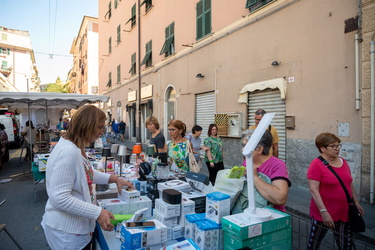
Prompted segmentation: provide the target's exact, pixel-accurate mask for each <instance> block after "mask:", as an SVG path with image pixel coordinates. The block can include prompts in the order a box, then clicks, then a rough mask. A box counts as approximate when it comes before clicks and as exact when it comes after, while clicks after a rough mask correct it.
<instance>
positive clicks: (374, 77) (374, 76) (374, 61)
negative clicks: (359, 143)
mask: <svg viewBox="0 0 375 250" xmlns="http://www.w3.org/2000/svg"><path fill="white" fill-rule="evenodd" d="M374 38H375V32H374V34H373V35H372V38H371V42H370V61H371V66H370V74H371V76H370V77H371V80H370V86H371V103H370V105H371V115H370V119H371V126H370V128H371V133H370V134H371V139H370V140H371V142H370V204H374V160H375V155H374V147H375V142H374V139H375V131H374V128H375V117H374V116H375V103H374V101H375V86H374V85H375V69H374V67H375V58H374V57H375V55H374V54H375V49H374V47H375V46H374V45H375V41H374Z"/></svg>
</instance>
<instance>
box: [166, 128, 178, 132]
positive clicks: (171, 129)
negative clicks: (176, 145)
mask: <svg viewBox="0 0 375 250" xmlns="http://www.w3.org/2000/svg"><path fill="white" fill-rule="evenodd" d="M176 130H177V129H175V128H169V129H168V132H174V131H176Z"/></svg>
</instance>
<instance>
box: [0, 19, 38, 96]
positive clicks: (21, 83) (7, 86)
mask: <svg viewBox="0 0 375 250" xmlns="http://www.w3.org/2000/svg"><path fill="white" fill-rule="evenodd" d="M0 61H1V68H0V73H1V75H2V76H1V77H0V83H1V88H2V89H1V90H0V91H12V92H13V91H21V92H28V91H29V92H39V87H38V86H39V83H40V79H39V76H38V69H37V67H36V62H35V56H34V51H33V49H32V46H31V39H30V35H29V32H28V31H23V30H16V29H9V28H6V27H3V26H0Z"/></svg>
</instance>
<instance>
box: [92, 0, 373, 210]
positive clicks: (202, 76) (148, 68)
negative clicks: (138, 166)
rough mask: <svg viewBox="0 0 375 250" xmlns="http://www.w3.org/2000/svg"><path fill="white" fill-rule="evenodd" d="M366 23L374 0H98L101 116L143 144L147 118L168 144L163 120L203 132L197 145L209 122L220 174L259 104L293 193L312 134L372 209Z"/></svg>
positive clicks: (309, 154) (233, 159) (310, 153)
mask: <svg viewBox="0 0 375 250" xmlns="http://www.w3.org/2000/svg"><path fill="white" fill-rule="evenodd" d="M312 10H313V11H312ZM374 17H375V1H371V0H367V1H350V0H332V1H323V0H318V1H316V0H315V1H314V0H265V1H260V0H259V1H257V0H254V1H250V0H243V1H228V0H215V1H212V0H199V1H198V0H196V1H176V0H165V1H163V2H160V1H152V0H145V1H140V0H136V1H119V0H100V1H99V20H98V21H99V66H98V69H99V92H100V93H101V94H105V95H109V96H110V99H111V102H110V103H109V104H103V105H102V108H103V110H104V111H105V112H107V113H108V115H109V118H111V117H112V118H115V119H116V120H121V119H123V120H125V121H126V123H127V124H128V127H129V129H128V130H127V135H126V137H127V138H128V139H130V140H134V141H141V142H143V143H147V142H148V139H149V135H148V133H147V129H146V127H145V125H144V121H145V119H146V117H148V116H150V115H153V116H155V117H157V118H158V119H159V122H160V124H161V129H162V131H163V133H164V135H165V137H166V138H168V133H167V124H168V121H169V120H170V119H179V120H182V121H183V122H184V123H185V124H186V125H187V128H188V130H190V128H191V127H192V126H193V125H194V124H198V125H201V126H202V127H204V130H203V133H202V137H205V136H207V135H206V133H207V127H208V125H209V124H210V123H214V122H215V123H217V124H218V125H219V133H220V134H221V138H222V140H223V141H224V163H225V166H226V167H231V166H235V165H240V164H241V163H242V155H241V139H240V137H241V133H242V131H244V130H246V129H247V128H248V127H249V126H250V125H252V124H254V119H253V115H254V112H255V110H257V109H258V108H264V109H265V110H266V111H267V112H269V113H275V117H274V119H273V121H272V123H271V124H272V125H273V126H275V127H276V129H277V130H278V132H279V137H280V143H279V146H280V158H281V159H283V160H285V161H286V163H287V165H288V168H289V174H290V178H291V180H292V183H293V185H297V186H307V181H306V170H307V167H308V165H309V163H310V162H311V160H312V159H314V158H315V157H316V156H318V154H319V152H318V150H317V149H316V147H315V144H314V142H315V138H316V136H317V135H318V134H320V133H322V132H331V133H334V134H337V135H338V136H339V137H340V139H341V140H342V142H343V148H342V156H343V157H345V158H346V159H347V160H348V162H349V165H350V167H351V170H352V174H353V176H354V179H355V185H356V187H357V189H358V190H359V191H360V195H361V197H362V199H363V200H364V201H370V202H371V203H373V200H372V199H373V178H372V177H371V176H373V174H372V175H371V172H372V173H373V162H371V160H370V159H371V157H373V156H371V151H372V149H371V147H373V146H371V145H373V144H372V143H371V140H370V134H371V129H370V128H371V124H372V123H373V122H371V115H370V113H371V111H370V110H371V108H372V107H373V106H374V103H372V102H371V100H370V99H371V98H370V96H371V91H370V90H371V86H370V85H371V84H370V83H371V79H372V76H371V67H373V66H371V65H372V64H371V58H370V54H371V53H370V41H371V40H374V37H373V33H374V32H375V28H374V27H375V25H374V24H375V21H374V20H375V18H374ZM372 133H373V131H372ZM370 156H371V157H370ZM371 183H372V184H371ZM371 185H372V187H371Z"/></svg>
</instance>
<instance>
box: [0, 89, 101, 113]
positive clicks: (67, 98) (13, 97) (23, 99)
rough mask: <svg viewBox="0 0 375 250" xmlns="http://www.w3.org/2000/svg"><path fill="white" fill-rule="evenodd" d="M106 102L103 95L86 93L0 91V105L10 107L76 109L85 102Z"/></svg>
mask: <svg viewBox="0 0 375 250" xmlns="http://www.w3.org/2000/svg"><path fill="white" fill-rule="evenodd" d="M100 101H101V102H107V101H108V96H105V95H86V94H70V93H52V92H0V105H1V106H3V107H8V108H11V109H21V108H28V107H29V105H30V106H31V107H32V108H66V109H71V108H74V109H77V108H78V107H80V106H82V105H84V104H86V103H95V102H100Z"/></svg>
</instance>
